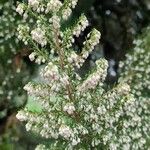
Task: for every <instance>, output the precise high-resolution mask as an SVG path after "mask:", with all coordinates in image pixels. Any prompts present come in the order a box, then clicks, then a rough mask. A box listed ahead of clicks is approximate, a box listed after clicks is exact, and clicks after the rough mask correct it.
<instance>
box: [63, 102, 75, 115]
mask: <svg viewBox="0 0 150 150" xmlns="http://www.w3.org/2000/svg"><path fill="white" fill-rule="evenodd" d="M75 110H76V109H75V107H74V104H73V103H67V104H66V105H65V106H64V108H63V111H65V112H67V113H68V114H69V115H72V114H73V113H74V112H75Z"/></svg>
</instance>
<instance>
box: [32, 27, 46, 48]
mask: <svg viewBox="0 0 150 150" xmlns="http://www.w3.org/2000/svg"><path fill="white" fill-rule="evenodd" d="M31 35H32V39H33V40H35V41H36V42H37V43H39V44H41V46H45V45H46V44H47V40H46V36H45V31H43V30H42V29H41V28H36V29H34V30H32V31H31Z"/></svg>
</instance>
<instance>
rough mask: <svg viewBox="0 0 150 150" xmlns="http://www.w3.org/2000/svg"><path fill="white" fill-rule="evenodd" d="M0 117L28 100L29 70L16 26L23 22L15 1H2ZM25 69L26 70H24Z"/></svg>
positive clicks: (0, 18) (0, 15)
mask: <svg viewBox="0 0 150 150" xmlns="http://www.w3.org/2000/svg"><path fill="white" fill-rule="evenodd" d="M0 11H1V12H0V119H2V118H4V117H7V115H10V114H11V113H12V111H16V109H18V108H19V107H21V106H22V105H23V104H24V103H25V101H26V94H25V92H24V91H23V90H22V87H23V85H24V84H25V83H27V79H28V75H29V71H28V70H27V68H26V65H25V63H23V57H24V56H25V55H26V52H25V51H22V52H21V53H20V51H19V50H21V49H23V48H22V45H21V43H19V40H18V39H16V38H15V37H16V26H18V25H19V24H20V23H21V22H23V21H21V20H19V18H18V17H19V16H17V13H16V12H15V5H14V2H13V1H8V2H2V1H1V2H0ZM22 71H24V72H22Z"/></svg>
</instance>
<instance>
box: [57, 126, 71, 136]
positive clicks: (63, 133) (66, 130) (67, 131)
mask: <svg viewBox="0 0 150 150" xmlns="http://www.w3.org/2000/svg"><path fill="white" fill-rule="evenodd" d="M59 134H60V135H61V136H62V137H64V138H65V139H68V138H70V137H71V135H72V131H71V129H70V128H69V127H68V126H65V125H62V126H61V127H60V128H59Z"/></svg>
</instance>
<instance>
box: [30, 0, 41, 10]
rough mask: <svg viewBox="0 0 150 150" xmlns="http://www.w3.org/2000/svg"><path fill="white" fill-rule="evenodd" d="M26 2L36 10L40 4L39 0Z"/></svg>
mask: <svg viewBox="0 0 150 150" xmlns="http://www.w3.org/2000/svg"><path fill="white" fill-rule="evenodd" d="M28 4H29V5H30V6H31V7H32V8H33V10H37V9H38V7H39V4H40V0H28Z"/></svg>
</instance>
